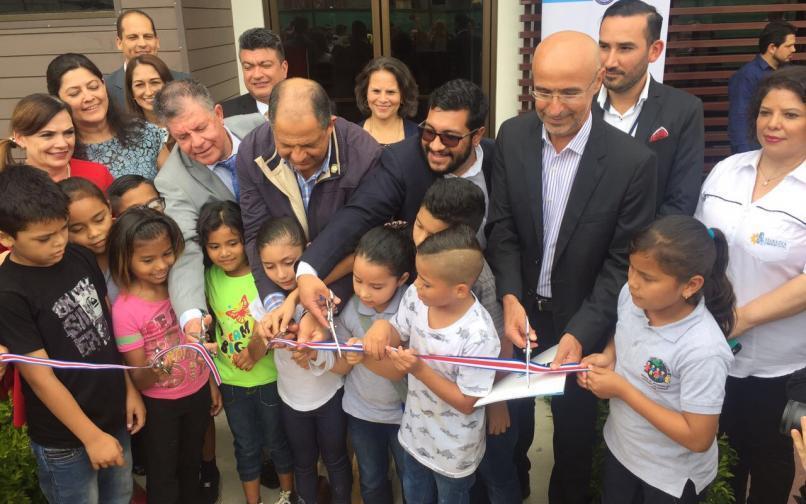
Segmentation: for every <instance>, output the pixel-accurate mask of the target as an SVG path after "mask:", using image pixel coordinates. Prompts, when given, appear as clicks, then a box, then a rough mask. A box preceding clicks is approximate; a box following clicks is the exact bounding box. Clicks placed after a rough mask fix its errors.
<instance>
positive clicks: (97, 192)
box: [56, 177, 109, 207]
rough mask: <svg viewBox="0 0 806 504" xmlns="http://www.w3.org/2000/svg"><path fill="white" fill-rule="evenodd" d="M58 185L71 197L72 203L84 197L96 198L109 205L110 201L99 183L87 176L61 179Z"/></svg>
mask: <svg viewBox="0 0 806 504" xmlns="http://www.w3.org/2000/svg"><path fill="white" fill-rule="evenodd" d="M56 185H58V186H59V189H61V190H62V192H63V193H64V194H65V195H67V197H68V198H69V199H70V203H74V202H76V201H78V200H82V199H84V198H95V199H97V200H98V201H100V202H101V203H103V204H104V205H106V206H107V207H108V206H109V201H107V199H106V196H105V195H104V192H103V191H102V190H101V189H100V188H99V187H98V186H97V185H95V184H93V183H92V182H90V181H89V180H87V179H85V178H81V177H68V178H66V179H64V180H60V181H59V182H57V183H56Z"/></svg>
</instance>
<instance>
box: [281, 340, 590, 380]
mask: <svg viewBox="0 0 806 504" xmlns="http://www.w3.org/2000/svg"><path fill="white" fill-rule="evenodd" d="M269 345H270V346H287V347H297V348H300V347H301V348H310V349H311V350H322V351H326V352H336V351H337V350H338V349H340V350H341V351H342V352H363V351H364V345H362V344H361V343H356V344H355V345H346V344H343V343H342V344H340V345H337V344H336V343H333V342H328V341H310V342H304V343H303V342H299V341H296V340H290V339H283V338H274V339H272V340H270V341H269ZM417 357H419V358H421V359H424V360H430V361H435V362H445V363H448V364H455V365H457V366H467V367H472V368H477V369H490V370H493V371H503V372H507V373H526V370H527V367H526V363H525V362H524V361H521V360H516V359H501V358H499V357H467V356H460V355H428V354H422V355H417ZM528 370H529V373H537V374H546V373H564V374H567V373H579V372H585V371H587V370H588V367H587V366H586V365H584V364H578V363H569V364H563V365H561V366H560V367H559V369H551V366H550V365H549V364H540V363H537V362H530V363H529V367H528Z"/></svg>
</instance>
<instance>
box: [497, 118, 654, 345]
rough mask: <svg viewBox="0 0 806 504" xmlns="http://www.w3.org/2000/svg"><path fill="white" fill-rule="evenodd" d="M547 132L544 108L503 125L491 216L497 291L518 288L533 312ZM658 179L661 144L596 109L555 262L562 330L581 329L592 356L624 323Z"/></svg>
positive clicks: (554, 296)
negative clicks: (621, 312)
mask: <svg viewBox="0 0 806 504" xmlns="http://www.w3.org/2000/svg"><path fill="white" fill-rule="evenodd" d="M541 132H542V123H541V122H540V120H539V119H538V117H537V115H536V114H535V113H527V114H523V115H521V116H518V117H515V118H512V119H509V120H507V121H506V122H504V124H502V125H501V129H500V130H499V131H498V138H497V141H496V148H495V152H496V156H495V164H494V167H493V186H492V196H491V197H490V213H489V217H488V221H487V229H488V231H489V242H488V245H487V258H488V262H489V263H490V267H491V268H492V269H493V272H494V273H495V282H496V286H497V289H498V295H499V297H503V296H504V295H505V294H513V295H515V296H516V297H517V298H518V299H520V300H521V301H522V303H523V304H524V306H525V307H526V308H527V310H528V309H529V306H530V300H531V299H534V296H535V288H536V286H537V281H538V277H539V274H540V264H541V260H542V258H543V204H542V169H543V168H542V159H543V158H542V149H543V140H542V134H541ZM656 183H657V181H656V168H655V156H654V154H653V153H652V151H650V150H649V149H648V148H646V147H645V146H643V145H641V144H639V143H638V142H636V141H635V140H634V139H633V138H631V137H630V136H628V135H626V134H625V133H622V132H621V131H618V130H617V129H616V128H614V127H612V126H610V125H609V124H607V123H605V122H604V120H603V119H602V118H601V117H599V115H598V114H593V125H592V128H591V133H590V138H589V139H588V143H587V145H586V146H585V151H584V153H583V155H582V159H581V160H580V163H579V169H578V171H577V174H576V177H575V178H574V181H573V184H572V186H571V194H570V197H569V198H568V204H567V206H566V209H565V214H564V216H563V219H562V224H561V226H560V233H559V236H558V238H557V245H556V248H555V255H554V264H553V265H552V270H551V291H552V300H553V308H554V310H553V312H552V315H553V318H554V324H555V328H556V332H557V334H558V335H562V334H563V333H565V332H569V333H571V334H573V335H574V336H575V337H576V338H577V339H578V340H579V341H580V342H581V343H582V346H583V351H584V353H585V354H587V353H590V352H591V351H593V350H597V349H600V348H601V347H602V346H603V344H604V342H605V341H606V338H607V337H608V336H609V335H610V333H611V331H612V329H613V327H614V325H615V322H616V305H617V301H618V294H619V291H620V290H621V287H622V286H623V285H624V283H625V281H626V273H627V250H628V246H629V241H630V238H631V237H632V236H633V234H634V233H635V232H636V231H638V230H640V229H642V228H644V227H646V226H647V225H648V224H649V223H650V222H652V220H653V219H654V217H655V184H656ZM554 343H556V341H555V342H551V341H550V342H543V343H541V346H542V347H543V348H548V346H550V345H552V344H554Z"/></svg>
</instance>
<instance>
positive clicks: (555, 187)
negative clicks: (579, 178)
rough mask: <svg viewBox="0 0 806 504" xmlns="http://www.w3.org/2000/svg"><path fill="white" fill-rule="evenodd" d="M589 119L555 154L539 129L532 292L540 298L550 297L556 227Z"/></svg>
mask: <svg viewBox="0 0 806 504" xmlns="http://www.w3.org/2000/svg"><path fill="white" fill-rule="evenodd" d="M592 124H593V118H592V116H591V114H590V113H588V118H587V119H586V120H585V123H584V124H583V125H582V128H580V130H579V131H578V132H577V134H576V135H575V136H574V138H573V139H571V141H570V142H569V143H568V145H566V146H565V147H564V148H563V150H561V151H560V152H557V151H556V150H555V149H554V144H552V143H551V139H550V138H549V135H548V132H547V131H546V127H545V126H543V173H542V177H543V194H542V202H543V260H542V261H541V263H540V275H539V277H538V280H537V289H536V292H537V293H538V294H540V295H541V296H544V297H548V298H550V297H551V268H552V266H553V265H554V250H555V248H556V247H557V237H558V236H559V235H560V225H561V224H562V221H563V215H565V207H566V206H567V205H568V197H569V196H570V195H571V186H572V185H573V184H574V178H576V175H577V170H578V169H579V162H580V160H582V153H583V152H584V151H585V145H586V144H587V143H588V138H590V133H591V125H592Z"/></svg>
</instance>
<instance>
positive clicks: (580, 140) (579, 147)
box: [541, 112, 593, 156]
mask: <svg viewBox="0 0 806 504" xmlns="http://www.w3.org/2000/svg"><path fill="white" fill-rule="evenodd" d="M592 124H593V115H592V114H591V113H590V112H588V118H587V119H585V123H584V124H582V127H581V128H580V129H579V131H577V134H576V135H574V138H572V139H571V141H570V142H568V145H566V146H565V148H564V149H563V150H562V151H560V152H559V153H557V154H558V155H559V154H562V153H563V152H565V151H567V150H569V149H570V150H571V151H573V152H574V153H576V154H578V155H580V156H581V155H582V153H583V152H584V151H585V145H587V143H588V138H590V135H591V125H592ZM541 127H542V129H543V131H542V135H543V144H544V146H546V147H551V149H554V145H553V144H552V143H551V139H550V138H549V133H548V131H546V125H545V124H544V125H542V126H541ZM555 152H556V150H555Z"/></svg>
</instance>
